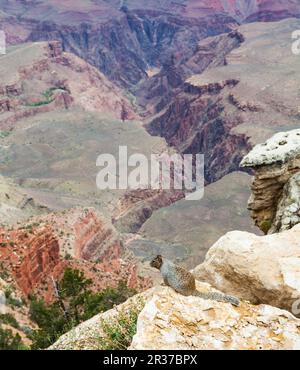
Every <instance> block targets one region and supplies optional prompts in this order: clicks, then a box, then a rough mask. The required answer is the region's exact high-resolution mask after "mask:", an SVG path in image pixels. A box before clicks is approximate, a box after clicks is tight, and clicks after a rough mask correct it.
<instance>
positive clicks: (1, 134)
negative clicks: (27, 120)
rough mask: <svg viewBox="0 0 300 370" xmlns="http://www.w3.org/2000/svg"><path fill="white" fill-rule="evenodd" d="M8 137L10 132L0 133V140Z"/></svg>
mask: <svg viewBox="0 0 300 370" xmlns="http://www.w3.org/2000/svg"><path fill="white" fill-rule="evenodd" d="M9 135H10V131H0V139H4V138H6V137H7V136H9Z"/></svg>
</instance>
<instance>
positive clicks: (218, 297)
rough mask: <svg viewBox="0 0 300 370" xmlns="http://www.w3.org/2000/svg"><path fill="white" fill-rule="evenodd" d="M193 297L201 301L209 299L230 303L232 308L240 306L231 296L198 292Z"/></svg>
mask: <svg viewBox="0 0 300 370" xmlns="http://www.w3.org/2000/svg"><path fill="white" fill-rule="evenodd" d="M194 295H195V296H197V297H200V298H203V299H211V300H213V301H218V302H227V303H231V304H232V305H233V306H237V307H238V306H239V305H240V300H239V299H238V298H236V297H233V296H231V295H225V294H221V293H217V292H212V293H202V292H199V291H196V292H195V294H194Z"/></svg>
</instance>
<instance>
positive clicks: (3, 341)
mask: <svg viewBox="0 0 300 370" xmlns="http://www.w3.org/2000/svg"><path fill="white" fill-rule="evenodd" d="M22 349H23V350H24V349H26V347H25V346H24V344H23V342H22V338H21V337H20V335H19V334H13V332H12V331H11V330H10V329H3V328H2V327H0V350H22Z"/></svg>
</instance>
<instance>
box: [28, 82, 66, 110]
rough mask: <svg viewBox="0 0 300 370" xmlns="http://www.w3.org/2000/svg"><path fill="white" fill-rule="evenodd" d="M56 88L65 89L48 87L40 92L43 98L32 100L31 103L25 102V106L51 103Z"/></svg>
mask: <svg viewBox="0 0 300 370" xmlns="http://www.w3.org/2000/svg"><path fill="white" fill-rule="evenodd" d="M56 90H66V89H65V87H50V88H49V89H48V90H46V91H44V92H43V93H42V95H43V96H44V97H45V99H44V100H40V101H37V102H33V103H27V104H26V106H27V107H39V106H42V105H47V104H50V103H52V102H53V100H54V97H53V93H54V91H56Z"/></svg>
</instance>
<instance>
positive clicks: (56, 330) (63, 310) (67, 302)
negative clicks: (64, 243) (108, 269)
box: [30, 268, 136, 349]
mask: <svg viewBox="0 0 300 370" xmlns="http://www.w3.org/2000/svg"><path fill="white" fill-rule="evenodd" d="M91 285H92V280H90V279H86V278H85V276H84V274H83V272H81V271H79V270H73V269H71V268H67V269H66V270H65V272H64V276H63V278H62V279H61V281H60V282H59V283H57V282H55V289H56V300H55V302H54V303H52V304H51V305H48V306H47V305H46V303H45V302H44V301H43V300H38V299H36V298H35V297H31V304H30V318H31V319H32V320H33V321H34V322H35V323H36V324H37V325H38V327H39V329H38V330H36V331H34V332H33V334H32V335H31V339H32V342H33V344H32V348H33V349H39V348H47V347H49V346H50V345H51V344H53V343H54V342H55V341H56V340H57V339H58V338H59V337H60V336H61V335H63V334H64V333H66V332H67V331H69V330H71V328H73V327H74V326H77V325H78V324H79V323H81V322H82V321H85V320H88V319H89V318H91V317H93V316H95V315H96V314H98V313H99V312H104V311H107V310H109V309H110V308H112V307H113V306H114V305H116V304H120V303H122V302H124V301H126V300H127V299H128V298H129V297H130V296H132V295H134V294H136V291H135V290H134V289H129V288H128V287H127V285H126V283H124V282H121V283H119V285H118V287H117V288H116V289H114V288H106V289H104V290H103V291H101V292H99V293H93V292H92V291H91V290H90V289H89V288H90V286H91Z"/></svg>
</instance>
